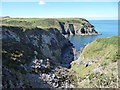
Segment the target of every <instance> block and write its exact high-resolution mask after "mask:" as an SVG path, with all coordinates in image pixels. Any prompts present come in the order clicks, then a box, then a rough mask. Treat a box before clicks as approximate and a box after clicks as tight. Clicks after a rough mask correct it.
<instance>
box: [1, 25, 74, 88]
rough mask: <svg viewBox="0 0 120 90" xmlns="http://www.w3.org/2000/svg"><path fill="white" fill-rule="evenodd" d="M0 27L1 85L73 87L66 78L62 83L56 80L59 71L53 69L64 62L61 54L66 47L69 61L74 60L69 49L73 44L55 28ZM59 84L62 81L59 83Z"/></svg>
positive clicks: (14, 86) (7, 86)
mask: <svg viewBox="0 0 120 90" xmlns="http://www.w3.org/2000/svg"><path fill="white" fill-rule="evenodd" d="M1 29H2V33H3V34H2V41H3V43H2V45H3V49H2V55H3V60H2V61H3V69H2V71H3V88H53V87H57V88H58V87H59V88H60V87H64V88H65V87H69V86H70V87H73V85H72V84H70V83H71V82H69V83H68V82H67V81H66V80H67V78H63V79H62V80H63V81H62V82H61V81H59V79H58V74H56V72H55V69H57V68H58V67H59V66H61V64H62V63H63V62H62V59H63V58H62V57H63V55H62V54H63V53H64V50H65V49H67V48H69V49H70V52H71V53H70V54H71V58H69V60H71V61H72V60H73V58H72V57H73V49H71V48H73V45H72V44H71V43H70V41H69V40H68V39H66V38H65V37H64V36H63V35H62V34H61V33H60V32H59V31H58V30H57V29H55V28H50V29H46V30H43V29H40V28H33V29H29V28H27V29H25V30H24V29H23V28H21V27H13V26H3V27H2V28H1ZM70 54H69V55H70ZM69 63H70V62H69ZM66 64H67V63H66ZM64 67H66V65H65V66H64ZM67 67H68V66H67ZM62 70H63V71H64V70H65V69H64V68H63V69H62ZM67 72H68V74H67ZM67 72H66V73H65V75H66V77H69V71H67ZM50 73H52V75H54V74H55V76H56V77H57V78H56V80H57V81H54V82H55V83H53V82H52V83H50V82H51V81H50V80H55V77H54V78H52V77H51V76H50V75H51V74H50ZM43 77H46V78H43ZM62 77H63V76H62ZM62 77H61V78H62ZM49 78H50V80H49ZM60 83H63V84H61V85H58V84H60ZM65 83H66V84H65ZM54 84H55V85H54ZM64 84H65V85H67V86H64Z"/></svg>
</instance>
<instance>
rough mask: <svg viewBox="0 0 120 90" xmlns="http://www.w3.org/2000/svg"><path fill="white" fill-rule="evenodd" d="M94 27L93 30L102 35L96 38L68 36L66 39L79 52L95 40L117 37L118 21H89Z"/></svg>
mask: <svg viewBox="0 0 120 90" xmlns="http://www.w3.org/2000/svg"><path fill="white" fill-rule="evenodd" d="M89 22H90V23H91V24H92V25H94V26H95V30H96V31H97V32H98V33H102V35H96V36H69V37H68V39H69V40H70V41H71V42H72V43H73V45H74V46H75V48H76V49H77V50H78V51H79V50H80V48H84V47H85V45H86V44H88V43H90V42H92V41H94V40H95V39H96V38H104V37H112V36H117V35H118V20H89Z"/></svg>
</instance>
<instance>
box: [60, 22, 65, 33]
mask: <svg viewBox="0 0 120 90" xmlns="http://www.w3.org/2000/svg"><path fill="white" fill-rule="evenodd" d="M59 24H60V27H61V29H62V34H67V33H66V31H65V27H64V24H65V23H64V22H59Z"/></svg>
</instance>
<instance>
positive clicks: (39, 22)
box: [2, 18, 89, 30]
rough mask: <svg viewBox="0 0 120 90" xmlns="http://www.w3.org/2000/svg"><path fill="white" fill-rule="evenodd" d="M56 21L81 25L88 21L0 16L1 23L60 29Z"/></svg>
mask: <svg viewBox="0 0 120 90" xmlns="http://www.w3.org/2000/svg"><path fill="white" fill-rule="evenodd" d="M58 22H65V23H67V24H68V23H69V24H76V25H78V26H79V27H82V26H83V24H86V23H89V22H88V21H87V20H85V19H81V18H2V24H4V25H14V26H22V27H39V28H43V29H44V28H57V29H59V30H61V28H60V26H59V23H58Z"/></svg>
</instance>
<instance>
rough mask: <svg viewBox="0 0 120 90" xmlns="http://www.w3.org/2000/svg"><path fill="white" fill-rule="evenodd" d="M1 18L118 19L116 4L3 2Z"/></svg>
mask: <svg viewBox="0 0 120 90" xmlns="http://www.w3.org/2000/svg"><path fill="white" fill-rule="evenodd" d="M1 15H2V16H11V17H40V18H61V17H80V18H86V19H92V20H94V19H96V20H115V19H118V18H117V17H118V3H117V2H46V3H43V4H39V2H3V3H2V14H1Z"/></svg>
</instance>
